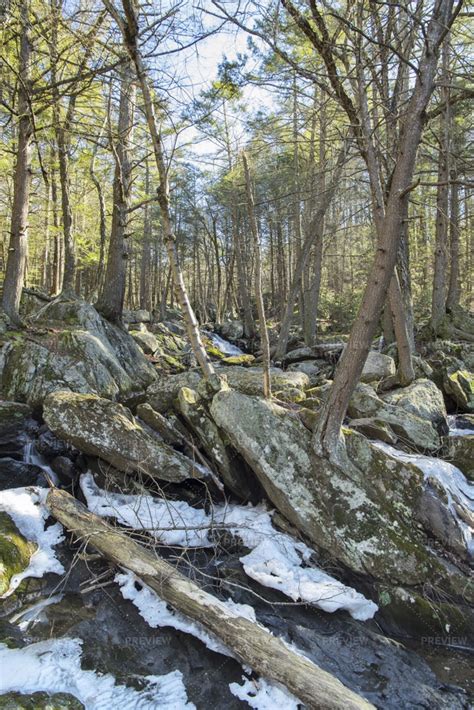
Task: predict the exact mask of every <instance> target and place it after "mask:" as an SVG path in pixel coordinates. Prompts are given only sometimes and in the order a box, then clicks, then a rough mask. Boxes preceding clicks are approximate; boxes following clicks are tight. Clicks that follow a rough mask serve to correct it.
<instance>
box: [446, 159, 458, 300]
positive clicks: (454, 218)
mask: <svg viewBox="0 0 474 710" xmlns="http://www.w3.org/2000/svg"><path fill="white" fill-rule="evenodd" d="M451 179H452V181H453V182H452V183H451V214H450V220H449V248H450V266H451V268H450V272H449V288H448V297H447V299H446V308H447V309H448V310H452V309H453V308H455V307H456V306H459V298H460V295H461V284H460V274H459V185H458V184H457V183H456V179H457V175H456V173H455V172H454V171H453V172H452V174H451Z"/></svg>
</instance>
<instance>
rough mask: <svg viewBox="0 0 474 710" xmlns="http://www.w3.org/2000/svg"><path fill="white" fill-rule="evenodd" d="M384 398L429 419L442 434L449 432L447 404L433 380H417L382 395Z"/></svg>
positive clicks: (389, 402)
mask: <svg viewBox="0 0 474 710" xmlns="http://www.w3.org/2000/svg"><path fill="white" fill-rule="evenodd" d="M382 399H383V401H384V402H387V403H388V404H394V405H396V406H397V407H401V408H402V409H404V410H405V411H406V412H409V413H410V414H414V415H415V416H417V417H420V418H421V419H427V420H428V421H430V422H431V423H432V424H433V425H434V426H435V427H436V429H437V430H438V432H439V433H440V434H441V435H445V434H447V432H448V422H447V416H448V415H447V412H446V405H445V403H444V399H443V395H442V393H441V391H440V390H439V389H438V388H437V387H436V385H435V383H434V382H431V380H427V379H419V380H415V382H412V384H411V385H408V387H400V388H398V389H395V390H392V391H391V392H388V393H387V394H384V395H382Z"/></svg>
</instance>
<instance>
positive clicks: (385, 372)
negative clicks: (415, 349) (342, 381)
mask: <svg viewBox="0 0 474 710" xmlns="http://www.w3.org/2000/svg"><path fill="white" fill-rule="evenodd" d="M396 371H397V370H396V367H395V360H394V359H393V358H392V357H390V356H389V355H383V353H378V352H375V351H374V350H371V351H370V352H369V354H368V355H367V360H366V361H365V364H364V369H363V370H362V374H361V376H360V381H361V382H378V381H379V380H384V379H385V378H386V377H392V376H393V375H395V373H396Z"/></svg>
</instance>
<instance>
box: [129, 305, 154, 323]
mask: <svg viewBox="0 0 474 710" xmlns="http://www.w3.org/2000/svg"><path fill="white" fill-rule="evenodd" d="M122 318H123V322H124V323H150V322H151V315H150V311H147V310H146V309H145V308H139V309H138V310H137V311H124V312H123V316H122Z"/></svg>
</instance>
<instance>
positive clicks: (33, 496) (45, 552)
mask: <svg viewBox="0 0 474 710" xmlns="http://www.w3.org/2000/svg"><path fill="white" fill-rule="evenodd" d="M47 494H48V490H47V489H46V488H39V487H37V486H31V487H28V488H11V489H9V490H6V491H2V495H1V497H0V510H2V511H4V512H6V513H8V515H9V516H10V517H11V519H12V520H13V522H14V523H15V525H16V526H17V528H18V530H19V531H20V532H21V534H22V535H23V536H24V537H25V538H26V539H27V540H30V541H31V542H34V543H36V545H37V546H38V547H37V550H36V551H35V552H34V553H33V554H32V556H31V559H30V563H29V565H28V567H27V568H26V569H25V570H23V572H19V573H18V574H16V575H14V576H13V577H12V578H11V581H10V588H9V589H8V591H7V592H6V593H5V594H4V595H3V596H4V597H7V596H9V595H10V594H12V592H14V591H15V589H16V588H17V587H18V585H19V584H20V582H21V581H22V580H23V579H25V578H26V577H42V576H43V575H44V574H46V573H47V572H55V573H56V574H63V573H64V571H65V570H64V567H63V565H62V564H61V562H60V561H59V560H58V559H57V557H56V554H55V551H54V547H55V546H56V545H57V544H58V543H60V542H61V541H62V540H64V535H63V529H62V526H61V524H60V523H54V525H49V526H48V527H46V526H45V523H46V519H47V518H48V515H49V514H48V511H47V509H46V506H45V505H44V502H45V499H46V496H47Z"/></svg>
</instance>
